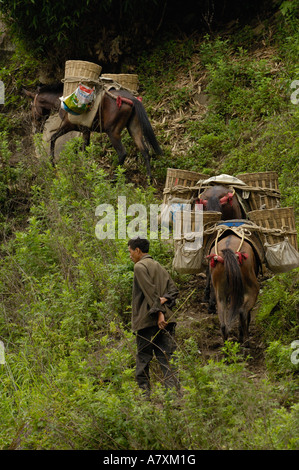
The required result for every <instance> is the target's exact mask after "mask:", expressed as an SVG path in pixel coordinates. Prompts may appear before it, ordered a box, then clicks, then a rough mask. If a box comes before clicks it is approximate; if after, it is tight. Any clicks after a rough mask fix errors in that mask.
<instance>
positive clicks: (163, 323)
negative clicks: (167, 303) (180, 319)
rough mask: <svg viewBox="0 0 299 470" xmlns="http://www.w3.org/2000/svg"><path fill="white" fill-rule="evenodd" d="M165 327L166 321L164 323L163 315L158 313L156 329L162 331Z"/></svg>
mask: <svg viewBox="0 0 299 470" xmlns="http://www.w3.org/2000/svg"><path fill="white" fill-rule="evenodd" d="M166 326H167V321H165V316H164V313H162V312H159V314H158V327H159V328H160V329H161V330H163V329H164V328H165V327H166Z"/></svg>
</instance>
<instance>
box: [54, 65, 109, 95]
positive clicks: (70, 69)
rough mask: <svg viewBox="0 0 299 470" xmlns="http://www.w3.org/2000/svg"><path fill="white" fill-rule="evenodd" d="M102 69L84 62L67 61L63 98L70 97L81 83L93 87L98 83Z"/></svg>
mask: <svg viewBox="0 0 299 470" xmlns="http://www.w3.org/2000/svg"><path fill="white" fill-rule="evenodd" d="M101 70H102V67H101V66H100V65H97V64H94V63H92V62H86V61H84V60H67V61H66V63H65V72H64V79H63V80H62V81H63V83H64V86H63V96H69V95H70V94H71V93H73V91H75V90H76V88H77V87H78V85H79V84H80V83H83V84H85V85H92V84H94V83H98V81H99V76H100V73H101Z"/></svg>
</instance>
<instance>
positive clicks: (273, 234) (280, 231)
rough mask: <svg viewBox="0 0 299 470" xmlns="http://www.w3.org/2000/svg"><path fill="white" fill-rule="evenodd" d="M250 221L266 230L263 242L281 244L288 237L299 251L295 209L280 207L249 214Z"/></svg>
mask: <svg viewBox="0 0 299 470" xmlns="http://www.w3.org/2000/svg"><path fill="white" fill-rule="evenodd" d="M248 217H249V220H251V221H252V222H254V223H255V224H256V225H259V226H260V227H262V228H264V229H268V230H269V232H268V231H267V230H265V231H264V232H263V233H262V234H261V238H262V239H263V242H264V243H265V242H267V243H269V244H270V245H274V244H275V243H279V242H281V241H283V240H284V239H285V237H288V239H289V242H290V243H291V245H292V246H293V247H294V248H295V249H296V250H298V244H297V232H296V226H295V215H294V209H293V207H279V208H275V209H264V210H257V211H252V212H248Z"/></svg>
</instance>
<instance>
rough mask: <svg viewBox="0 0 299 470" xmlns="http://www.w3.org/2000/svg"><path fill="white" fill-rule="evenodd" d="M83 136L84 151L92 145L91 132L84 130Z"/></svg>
mask: <svg viewBox="0 0 299 470" xmlns="http://www.w3.org/2000/svg"><path fill="white" fill-rule="evenodd" d="M82 135H83V150H85V149H86V147H88V145H89V144H90V130H89V129H88V128H84V129H82Z"/></svg>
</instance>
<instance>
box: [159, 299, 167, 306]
mask: <svg viewBox="0 0 299 470" xmlns="http://www.w3.org/2000/svg"><path fill="white" fill-rule="evenodd" d="M167 300H168V299H166V297H160V303H161V305H163V304H165V302H167Z"/></svg>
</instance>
